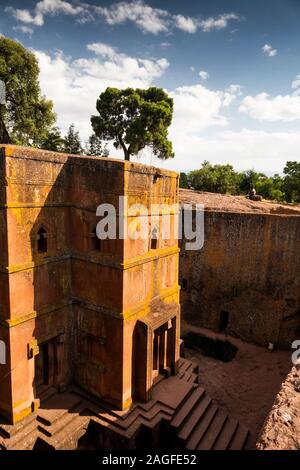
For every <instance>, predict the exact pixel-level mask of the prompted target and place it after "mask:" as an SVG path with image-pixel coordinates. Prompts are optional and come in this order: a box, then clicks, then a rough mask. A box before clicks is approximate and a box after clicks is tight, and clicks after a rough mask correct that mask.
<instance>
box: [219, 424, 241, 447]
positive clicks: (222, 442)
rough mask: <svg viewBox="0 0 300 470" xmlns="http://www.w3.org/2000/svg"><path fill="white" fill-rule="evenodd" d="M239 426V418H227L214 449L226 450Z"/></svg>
mask: <svg viewBox="0 0 300 470" xmlns="http://www.w3.org/2000/svg"><path fill="white" fill-rule="evenodd" d="M238 427H239V422H238V420H237V419H233V418H227V420H226V422H225V424H224V426H223V428H222V430H221V432H220V434H219V436H218V438H217V440H216V442H215V444H214V447H213V449H214V450H226V449H227V447H228V446H229V444H230V442H231V441H232V438H233V436H234V435H235V433H236V431H237V429H238Z"/></svg>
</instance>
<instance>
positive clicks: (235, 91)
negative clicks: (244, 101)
mask: <svg viewBox="0 0 300 470" xmlns="http://www.w3.org/2000/svg"><path fill="white" fill-rule="evenodd" d="M242 89H243V87H242V86H241V85H238V84H237V83H232V84H231V85H229V87H227V88H226V89H225V91H227V92H228V93H230V94H232V95H237V96H241V95H242V94H243V92H242Z"/></svg>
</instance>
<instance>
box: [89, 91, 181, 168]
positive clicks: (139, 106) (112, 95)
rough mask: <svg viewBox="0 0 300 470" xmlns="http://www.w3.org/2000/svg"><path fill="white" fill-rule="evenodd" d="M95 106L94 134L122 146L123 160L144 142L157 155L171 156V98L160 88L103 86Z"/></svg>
mask: <svg viewBox="0 0 300 470" xmlns="http://www.w3.org/2000/svg"><path fill="white" fill-rule="evenodd" d="M96 108H97V111H98V113H99V115H97V116H92V117H91V123H92V127H93V130H94V132H95V134H96V135H97V136H98V137H99V138H100V139H102V140H106V141H107V140H113V144H114V146H115V148H117V149H123V152H124V157H125V160H130V156H131V155H137V154H138V152H139V151H140V150H142V149H144V148H145V147H147V146H148V147H151V148H152V150H153V153H154V154H155V155H156V156H157V157H159V158H162V159H166V158H169V157H174V153H173V149H172V143H171V142H170V141H169V140H168V127H169V126H170V124H171V122H172V115H173V100H172V98H170V97H169V96H168V95H167V93H166V92H165V91H164V90H162V89H161V88H156V87H151V88H148V89H147V90H142V89H139V88H136V89H133V88H126V89H124V90H119V89H117V88H107V89H106V90H105V91H104V92H103V93H101V95H100V96H99V99H98V100H97V104H96Z"/></svg>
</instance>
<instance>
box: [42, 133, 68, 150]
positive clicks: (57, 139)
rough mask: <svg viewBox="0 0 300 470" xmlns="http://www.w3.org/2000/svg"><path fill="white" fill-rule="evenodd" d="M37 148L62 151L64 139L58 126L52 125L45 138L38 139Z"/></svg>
mask: <svg viewBox="0 0 300 470" xmlns="http://www.w3.org/2000/svg"><path fill="white" fill-rule="evenodd" d="M39 148H41V149H44V150H52V151H53V152H63V151H64V139H63V137H62V135H61V133H60V130H59V129H58V127H53V128H52V129H50V131H49V132H48V134H47V136H46V137H45V139H43V140H41V141H40V143H39Z"/></svg>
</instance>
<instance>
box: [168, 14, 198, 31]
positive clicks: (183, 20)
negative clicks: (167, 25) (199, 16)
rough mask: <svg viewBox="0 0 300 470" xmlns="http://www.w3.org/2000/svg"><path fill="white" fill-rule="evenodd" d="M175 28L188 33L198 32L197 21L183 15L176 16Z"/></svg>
mask: <svg viewBox="0 0 300 470" xmlns="http://www.w3.org/2000/svg"><path fill="white" fill-rule="evenodd" d="M174 21H175V26H176V27H177V28H178V29H181V30H182V31H185V32H187V33H195V32H196V31H197V26H198V25H197V21H196V20H194V19H193V18H189V17H186V16H183V15H175V16H174Z"/></svg>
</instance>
